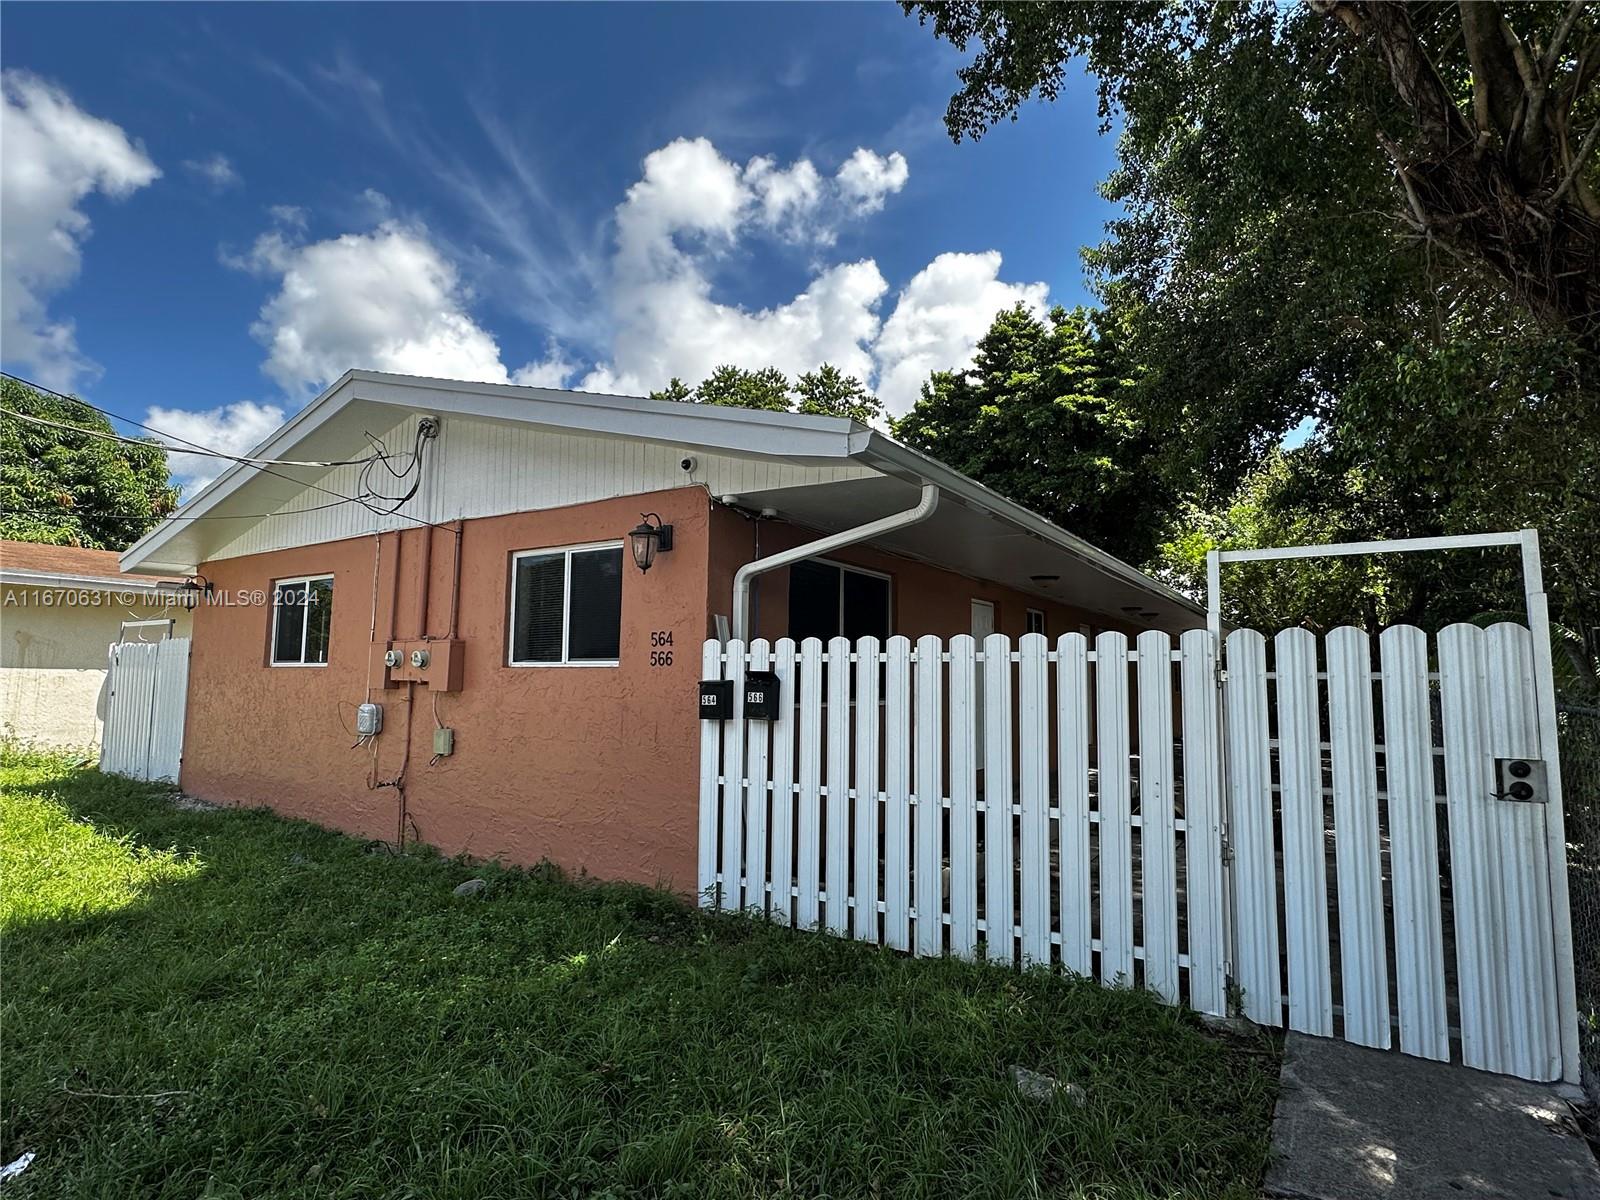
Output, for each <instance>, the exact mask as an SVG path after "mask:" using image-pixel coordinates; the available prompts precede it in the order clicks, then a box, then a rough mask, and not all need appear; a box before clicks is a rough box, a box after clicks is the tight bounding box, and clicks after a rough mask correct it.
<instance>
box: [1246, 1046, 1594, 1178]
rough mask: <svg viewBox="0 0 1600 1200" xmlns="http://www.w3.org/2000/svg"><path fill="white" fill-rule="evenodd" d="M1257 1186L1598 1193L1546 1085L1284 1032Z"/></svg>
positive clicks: (1589, 1162)
mask: <svg viewBox="0 0 1600 1200" xmlns="http://www.w3.org/2000/svg"><path fill="white" fill-rule="evenodd" d="M1282 1083H1283V1090H1282V1092H1281V1094H1280V1095H1279V1097H1278V1109H1277V1114H1276V1116H1275V1118H1274V1120H1273V1125H1272V1153H1273V1162H1272V1165H1271V1166H1270V1167H1269V1168H1268V1170H1267V1181H1266V1189H1265V1190H1266V1194H1267V1195H1268V1196H1273V1197H1292V1198H1293V1200H1402V1198H1404V1200H1411V1198H1413V1197H1414V1198H1416V1200H1423V1198H1427V1200H1452V1198H1453V1197H1458V1196H1459V1197H1468V1198H1472V1200H1484V1198H1487V1197H1505V1198H1506V1200H1551V1198H1559V1200H1600V1166H1597V1165H1596V1163H1595V1159H1594V1155H1593V1154H1591V1153H1590V1151H1589V1146H1588V1143H1586V1142H1585V1141H1584V1140H1583V1136H1582V1135H1581V1134H1580V1133H1579V1132H1578V1130H1577V1127H1576V1126H1575V1125H1574V1123H1573V1121H1572V1117H1571V1111H1570V1110H1569V1109H1568V1107H1567V1105H1566V1103H1565V1102H1564V1101H1562V1100H1561V1099H1560V1098H1559V1097H1558V1096H1557V1095H1556V1093H1555V1090H1554V1089H1553V1088H1552V1087H1550V1086H1549V1085H1544V1084H1536V1083H1526V1082H1524V1081H1522V1080H1520V1079H1509V1078H1507V1077H1506V1076H1503V1075H1487V1074H1484V1073H1483V1072H1481V1071H1473V1070H1469V1069H1468V1068H1466V1067H1459V1066H1451V1065H1449V1064H1447V1063H1435V1062H1427V1061H1425V1060H1423V1059H1420V1058H1407V1057H1405V1056H1404V1055H1401V1054H1395V1053H1388V1052H1385V1051H1379V1050H1365V1049H1362V1048H1361V1047H1359V1046H1352V1045H1349V1044H1348V1043H1346V1042H1341V1041H1336V1040H1334V1039H1332V1038H1312V1037H1306V1036H1304V1035H1303V1034H1298V1033H1291V1034H1290V1035H1289V1037H1288V1039H1287V1041H1286V1043H1285V1046H1284V1062H1283V1076H1282Z"/></svg>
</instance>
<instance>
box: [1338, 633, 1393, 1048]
mask: <svg viewBox="0 0 1600 1200" xmlns="http://www.w3.org/2000/svg"><path fill="white" fill-rule="evenodd" d="M1327 647H1328V732H1329V742H1330V743H1331V745H1332V760H1333V846H1334V852H1335V866H1336V868H1337V871H1338V880H1339V979H1340V990H1339V995H1340V1000H1341V1002H1342V1004H1343V1006H1344V1039H1345V1041H1347V1042H1354V1043H1356V1044H1357V1045H1358V1046H1374V1047H1377V1048H1379V1049H1387V1048H1388V1045H1389V1038H1390V1031H1389V959H1388V951H1387V944H1388V939H1387V936H1386V935H1385V933H1384V927H1383V861H1382V858H1381V855H1382V853H1383V849H1382V846H1381V844H1380V843H1379V840H1378V767H1377V760H1376V757H1375V756H1376V748H1375V747H1374V745H1373V723H1372V644H1371V640H1370V639H1369V638H1368V636H1367V633H1366V631H1365V630H1362V629H1356V628H1353V627H1352V626H1349V625H1342V626H1340V627H1339V628H1338V629H1335V630H1333V631H1331V632H1330V633H1329V634H1328V638H1327Z"/></svg>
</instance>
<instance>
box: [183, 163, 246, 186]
mask: <svg viewBox="0 0 1600 1200" xmlns="http://www.w3.org/2000/svg"><path fill="white" fill-rule="evenodd" d="M183 169H184V170H185V171H188V172H189V174H191V175H193V176H194V177H195V178H196V179H199V180H200V181H201V182H202V183H204V184H206V185H207V186H208V187H210V188H211V190H212V191H216V192H225V191H227V190H228V189H229V188H231V187H238V186H239V184H241V183H243V182H244V181H243V180H242V179H240V178H239V172H238V171H236V170H234V168H233V164H232V163H231V162H229V161H228V156H227V155H226V154H209V155H207V156H206V157H205V158H186V159H184V160H183Z"/></svg>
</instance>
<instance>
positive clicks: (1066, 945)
mask: <svg viewBox="0 0 1600 1200" xmlns="http://www.w3.org/2000/svg"><path fill="white" fill-rule="evenodd" d="M1056 729H1057V734H1056V736H1057V738H1058V739H1059V740H1058V741H1057V743H1056V776H1057V778H1058V779H1059V781H1060V783H1059V785H1058V786H1059V787H1060V790H1061V796H1060V813H1061V819H1060V822H1059V826H1058V829H1057V832H1056V845H1057V854H1058V856H1059V872H1060V881H1059V886H1060V891H1061V900H1060V906H1061V965H1062V966H1064V967H1065V968H1066V969H1067V970H1069V971H1072V972H1074V973H1075V974H1078V975H1084V976H1088V975H1093V974H1094V948H1093V946H1092V945H1091V944H1090V939H1091V937H1092V936H1093V925H1092V921H1093V917H1094V910H1093V908H1092V907H1091V905H1092V902H1093V893H1092V890H1091V889H1092V884H1091V880H1090V877H1089V641H1088V639H1087V638H1085V637H1084V636H1083V635H1082V634H1081V633H1064V634H1062V635H1061V636H1060V637H1059V638H1057V639H1056Z"/></svg>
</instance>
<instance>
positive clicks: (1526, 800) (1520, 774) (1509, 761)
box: [1493, 758, 1550, 804]
mask: <svg viewBox="0 0 1600 1200" xmlns="http://www.w3.org/2000/svg"><path fill="white" fill-rule="evenodd" d="M1494 775H1495V791H1494V793H1493V796H1494V799H1496V800H1510V801H1513V802H1515V803H1518V804H1543V803H1544V802H1545V801H1546V800H1547V799H1549V796H1550V792H1549V789H1548V787H1547V781H1546V779H1545V768H1544V763H1543V762H1542V761H1541V760H1539V759H1537V758H1497V759H1495V760H1494Z"/></svg>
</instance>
